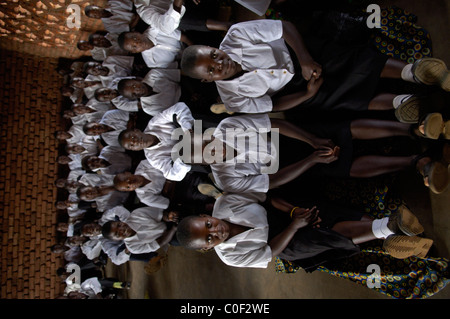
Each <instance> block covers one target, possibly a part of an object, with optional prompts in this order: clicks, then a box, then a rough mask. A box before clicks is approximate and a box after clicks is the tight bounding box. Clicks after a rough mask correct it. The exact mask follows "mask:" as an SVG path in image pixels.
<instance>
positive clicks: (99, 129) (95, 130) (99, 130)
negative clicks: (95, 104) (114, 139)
mask: <svg viewBox="0 0 450 319" xmlns="http://www.w3.org/2000/svg"><path fill="white" fill-rule="evenodd" d="M88 125H89V127H88V128H87V129H86V135H90V136H97V135H100V134H103V133H105V132H106V131H107V128H106V127H105V126H104V125H103V124H100V123H96V122H91V123H89V124H88Z"/></svg>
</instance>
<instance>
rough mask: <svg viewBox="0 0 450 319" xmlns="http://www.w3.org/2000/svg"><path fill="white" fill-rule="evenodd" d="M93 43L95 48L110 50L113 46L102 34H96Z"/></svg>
mask: <svg viewBox="0 0 450 319" xmlns="http://www.w3.org/2000/svg"><path fill="white" fill-rule="evenodd" d="M91 43H92V44H93V45H94V46H95V47H100V48H108V47H110V46H111V42H109V40H108V39H107V38H105V37H104V36H103V35H101V34H94V35H93V36H92V40H91Z"/></svg>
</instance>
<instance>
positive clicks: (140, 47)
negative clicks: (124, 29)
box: [123, 32, 153, 53]
mask: <svg viewBox="0 0 450 319" xmlns="http://www.w3.org/2000/svg"><path fill="white" fill-rule="evenodd" d="M123 47H124V49H125V50H126V51H128V52H131V53H140V52H143V51H145V50H148V49H151V48H152V47H153V43H152V42H151V41H150V40H149V39H148V38H147V37H146V36H145V35H143V34H142V33H139V32H129V33H127V34H126V35H125V40H124V43H123Z"/></svg>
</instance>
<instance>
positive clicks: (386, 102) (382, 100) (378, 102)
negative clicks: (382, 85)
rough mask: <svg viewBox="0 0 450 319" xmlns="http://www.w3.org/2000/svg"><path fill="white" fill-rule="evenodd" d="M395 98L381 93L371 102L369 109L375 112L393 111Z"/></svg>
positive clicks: (393, 95)
mask: <svg viewBox="0 0 450 319" xmlns="http://www.w3.org/2000/svg"><path fill="white" fill-rule="evenodd" d="M395 97H396V95H395V94H391V93H381V94H379V95H377V96H376V97H374V98H373V99H372V100H371V101H370V102H369V108H368V109H369V110H375V111H377V110H378V111H385V110H392V109H393V108H394V105H393V101H394V98H395Z"/></svg>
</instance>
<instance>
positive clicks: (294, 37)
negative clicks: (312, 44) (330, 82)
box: [282, 21, 322, 81]
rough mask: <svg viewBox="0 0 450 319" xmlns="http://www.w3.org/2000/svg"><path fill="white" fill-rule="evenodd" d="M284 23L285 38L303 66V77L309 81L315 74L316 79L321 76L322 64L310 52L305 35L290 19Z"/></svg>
mask: <svg viewBox="0 0 450 319" xmlns="http://www.w3.org/2000/svg"><path fill="white" fill-rule="evenodd" d="M282 23H283V39H284V41H286V43H287V44H288V45H289V46H290V47H291V48H292V50H294V52H295V54H296V55H297V58H298V61H299V63H300V66H301V67H302V74H303V77H304V78H305V79H306V80H308V81H309V80H310V79H311V77H312V76H313V75H314V77H315V78H316V79H318V78H320V76H321V74H322V66H321V65H320V64H318V63H316V62H315V61H314V59H313V58H312V57H311V55H310V54H309V51H308V49H307V48H306V46H305V43H304V42H303V37H302V36H301V35H300V33H299V32H298V30H297V28H296V27H295V25H294V24H292V23H291V22H289V21H282Z"/></svg>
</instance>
